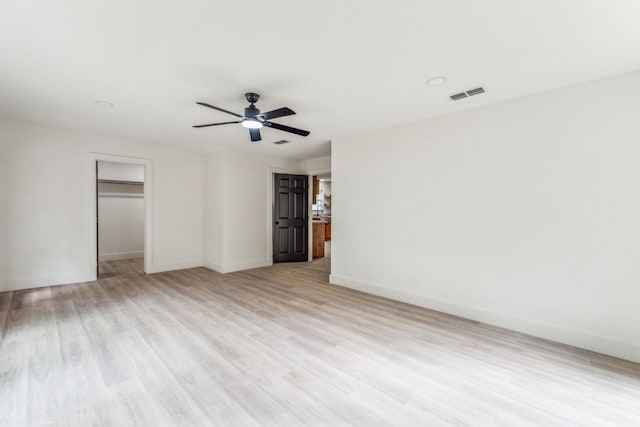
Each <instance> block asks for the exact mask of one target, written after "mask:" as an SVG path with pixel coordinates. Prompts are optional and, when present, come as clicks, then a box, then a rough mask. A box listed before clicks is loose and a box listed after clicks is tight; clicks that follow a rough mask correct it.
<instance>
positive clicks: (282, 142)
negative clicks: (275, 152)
mask: <svg viewBox="0 0 640 427" xmlns="http://www.w3.org/2000/svg"><path fill="white" fill-rule="evenodd" d="M290 142H291V141H287V140H286V139H281V140H280V141H273V143H274V144H278V145H281V144H288V143H290Z"/></svg>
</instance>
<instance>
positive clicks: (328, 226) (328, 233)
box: [324, 223, 331, 241]
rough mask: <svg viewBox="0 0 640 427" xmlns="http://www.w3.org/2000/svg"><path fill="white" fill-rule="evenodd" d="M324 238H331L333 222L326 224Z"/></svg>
mask: <svg viewBox="0 0 640 427" xmlns="http://www.w3.org/2000/svg"><path fill="white" fill-rule="evenodd" d="M324 240H325V241H327V240H331V223H328V224H325V225H324Z"/></svg>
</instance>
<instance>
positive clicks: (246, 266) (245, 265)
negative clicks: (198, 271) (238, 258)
mask: <svg viewBox="0 0 640 427" xmlns="http://www.w3.org/2000/svg"><path fill="white" fill-rule="evenodd" d="M271 265H273V262H272V259H269V258H267V259H259V260H254V261H246V262H238V263H235V264H228V265H225V264H220V263H217V262H211V261H207V262H206V263H205V265H204V266H205V267H206V268H208V269H209V270H213V271H217V272H218V273H233V272H234V271H241V270H251V269H252V268H261V267H269V266H271Z"/></svg>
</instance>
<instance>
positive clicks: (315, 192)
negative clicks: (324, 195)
mask: <svg viewBox="0 0 640 427" xmlns="http://www.w3.org/2000/svg"><path fill="white" fill-rule="evenodd" d="M318 194H320V180H319V179H318V177H317V176H316V175H314V176H313V199H312V200H311V203H313V204H314V205H315V204H316V200H318Z"/></svg>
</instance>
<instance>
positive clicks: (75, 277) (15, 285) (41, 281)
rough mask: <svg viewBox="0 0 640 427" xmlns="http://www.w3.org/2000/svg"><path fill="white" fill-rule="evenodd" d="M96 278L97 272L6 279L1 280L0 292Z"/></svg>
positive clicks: (88, 280) (87, 280)
mask: <svg viewBox="0 0 640 427" xmlns="http://www.w3.org/2000/svg"><path fill="white" fill-rule="evenodd" d="M94 265H95V261H94ZM94 280H96V279H95V273H94V274H93V277H92V276H91V274H89V273H76V274H67V275H64V276H51V277H37V278H30V279H16V280H6V281H2V282H0V292H7V291H19V290H23V289H33V288H46V287H48V286H58V285H68V284H71V283H81V282H91V281H94Z"/></svg>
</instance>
